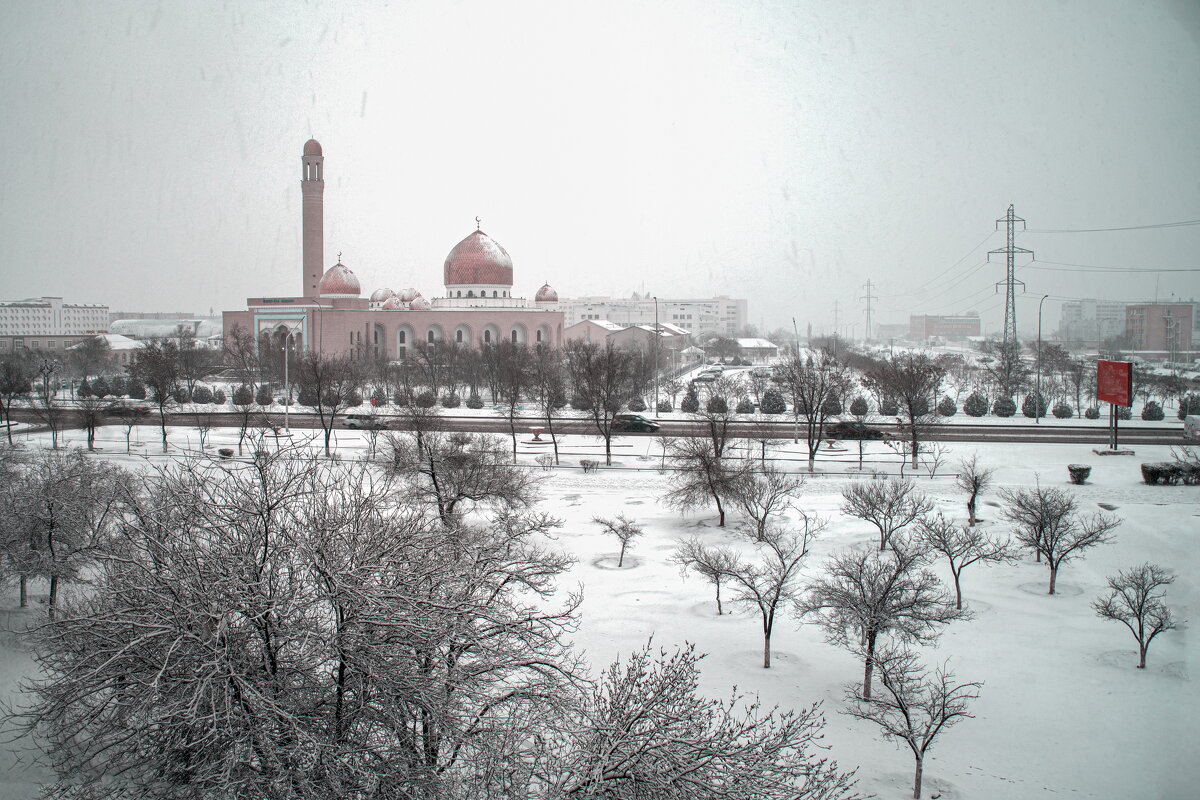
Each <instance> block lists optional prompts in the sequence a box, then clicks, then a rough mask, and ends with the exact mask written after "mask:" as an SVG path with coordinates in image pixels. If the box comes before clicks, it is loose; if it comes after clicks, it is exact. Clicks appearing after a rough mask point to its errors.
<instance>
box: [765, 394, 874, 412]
mask: <svg viewBox="0 0 1200 800" xmlns="http://www.w3.org/2000/svg"><path fill="white" fill-rule="evenodd" d="M860 399H861V398H860ZM759 409H760V410H761V411H762V412H763V413H764V414H782V413H783V412H785V411H787V403H786V402H784V399H783V395H782V394H780V392H779V390H778V389H767V390H766V391H765V392H763V396H762V403H761V404H759Z"/></svg>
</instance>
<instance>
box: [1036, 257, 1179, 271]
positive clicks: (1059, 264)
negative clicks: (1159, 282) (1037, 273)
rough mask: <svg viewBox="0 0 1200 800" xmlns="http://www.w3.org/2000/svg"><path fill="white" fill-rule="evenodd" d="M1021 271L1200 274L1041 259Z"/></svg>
mask: <svg viewBox="0 0 1200 800" xmlns="http://www.w3.org/2000/svg"><path fill="white" fill-rule="evenodd" d="M1033 264H1054V265H1055V266H1053V267H1035V266H1033ZM1021 269H1022V270H1026V269H1038V270H1046V271H1050V272H1124V273H1138V272H1144V273H1147V274H1150V273H1155V272H1200V267H1187V268H1184V269H1174V268H1171V269H1159V268H1157V267H1098V266H1096V265H1094V264H1072V263H1069V262H1066V261H1046V260H1043V259H1040V258H1039V259H1035V260H1034V262H1033V263H1032V264H1026V265H1025V266H1023V267H1021Z"/></svg>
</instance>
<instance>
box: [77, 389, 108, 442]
mask: <svg viewBox="0 0 1200 800" xmlns="http://www.w3.org/2000/svg"><path fill="white" fill-rule="evenodd" d="M111 405H112V404H111V403H110V402H109V401H108V400H105V399H104V398H103V397H97V396H96V395H94V394H88V395H87V396H84V395H82V394H81V395H79V397H78V399H77V400H76V401H75V417H76V419H78V420H79V421H80V422H81V423H82V424H83V429H84V431H85V433H86V435H87V449H88V450H95V449H96V429H97V428H99V427H100V426H101V425H103V424H104V417H105V415H106V414H107V412H108V409H109V407H110V406H111Z"/></svg>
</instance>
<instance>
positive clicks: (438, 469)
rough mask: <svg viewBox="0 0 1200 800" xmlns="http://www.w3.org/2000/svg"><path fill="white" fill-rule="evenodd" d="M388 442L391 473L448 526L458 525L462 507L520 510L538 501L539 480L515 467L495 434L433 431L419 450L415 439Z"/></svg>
mask: <svg viewBox="0 0 1200 800" xmlns="http://www.w3.org/2000/svg"><path fill="white" fill-rule="evenodd" d="M388 442H389V444H390V446H391V450H392V452H391V467H392V470H393V472H394V473H395V474H397V475H400V476H402V477H404V478H406V479H407V481H408V484H407V486H408V492H409V494H410V496H412V497H413V498H414V499H416V500H417V501H419V502H421V503H427V504H429V505H430V506H432V507H434V508H436V509H437V514H438V517H439V518H440V519H441V521H442V523H443V524H444V525H445V526H447V527H454V526H456V525H458V524H460V518H461V512H462V510H463V508H464V507H469V506H476V505H483V506H486V507H488V508H493V509H498V510H514V509H524V508H529V507H530V506H531V505H532V504H533V503H534V501H535V500H536V499H537V496H538V494H537V490H538V486H539V484H540V482H541V479H540V478H539V477H537V476H536V475H535V474H534V473H533V472H532V471H530V470H526V469H521V468H520V467H517V466H514V465H513V464H512V463H511V462H510V461H509V460H508V452H507V448H505V447H504V445H503V444H502V442H503V440H502V439H500V438H499V437H497V436H487V435H480V434H469V433H444V432H442V431H431V432H427V433H425V434H424V436H423V444H422V445H421V446H418V445H417V439H416V436H406V435H403V434H400V435H391V434H389V436H388Z"/></svg>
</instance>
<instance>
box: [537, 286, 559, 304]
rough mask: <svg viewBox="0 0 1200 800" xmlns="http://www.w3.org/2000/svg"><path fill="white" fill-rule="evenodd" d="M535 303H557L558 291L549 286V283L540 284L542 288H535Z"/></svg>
mask: <svg viewBox="0 0 1200 800" xmlns="http://www.w3.org/2000/svg"><path fill="white" fill-rule="evenodd" d="M533 300H534V302H536V303H557V302H558V292H556V291H554V289H552V288H551V287H550V284H548V283H546V284H542V288H540V289H538V290H537V294H535V295H534V296H533Z"/></svg>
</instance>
